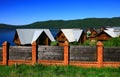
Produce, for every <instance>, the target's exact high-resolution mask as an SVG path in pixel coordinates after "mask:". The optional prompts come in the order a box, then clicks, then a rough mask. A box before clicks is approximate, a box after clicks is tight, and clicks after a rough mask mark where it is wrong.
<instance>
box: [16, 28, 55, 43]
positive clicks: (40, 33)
mask: <svg viewBox="0 0 120 77" xmlns="http://www.w3.org/2000/svg"><path fill="white" fill-rule="evenodd" d="M34 41H35V42H36V43H37V45H50V42H52V41H55V39H54V37H53V36H52V34H51V32H50V30H49V29H16V32H15V37H14V43H15V44H16V45H31V44H32V43H33V42H34Z"/></svg>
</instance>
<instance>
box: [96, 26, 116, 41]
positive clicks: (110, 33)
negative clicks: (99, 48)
mask: <svg viewBox="0 0 120 77" xmlns="http://www.w3.org/2000/svg"><path fill="white" fill-rule="evenodd" d="M115 37H118V36H117V34H116V33H115V32H114V29H113V28H106V30H103V31H102V32H100V33H99V34H98V35H97V36H96V39H97V40H100V41H105V40H109V39H110V38H115Z"/></svg>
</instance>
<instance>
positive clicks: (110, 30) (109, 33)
mask: <svg viewBox="0 0 120 77" xmlns="http://www.w3.org/2000/svg"><path fill="white" fill-rule="evenodd" d="M104 32H106V33H107V34H108V35H110V36H111V37H117V34H116V33H115V32H114V30H113V29H108V30H104Z"/></svg>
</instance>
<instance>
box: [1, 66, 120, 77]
mask: <svg viewBox="0 0 120 77" xmlns="http://www.w3.org/2000/svg"><path fill="white" fill-rule="evenodd" d="M119 72H120V68H111V67H107V68H82V67H75V66H45V65H40V64H36V65H34V66H28V65H17V66H16V67H15V66H14V65H13V66H0V77H120V73H119Z"/></svg>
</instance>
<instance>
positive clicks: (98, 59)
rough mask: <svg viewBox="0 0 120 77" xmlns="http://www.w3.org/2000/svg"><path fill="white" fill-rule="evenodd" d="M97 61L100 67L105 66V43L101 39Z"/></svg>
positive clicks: (98, 43) (98, 44) (98, 45)
mask: <svg viewBox="0 0 120 77" xmlns="http://www.w3.org/2000/svg"><path fill="white" fill-rule="evenodd" d="M97 62H98V67H102V66H103V43H102V42H100V41H98V42H97Z"/></svg>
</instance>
